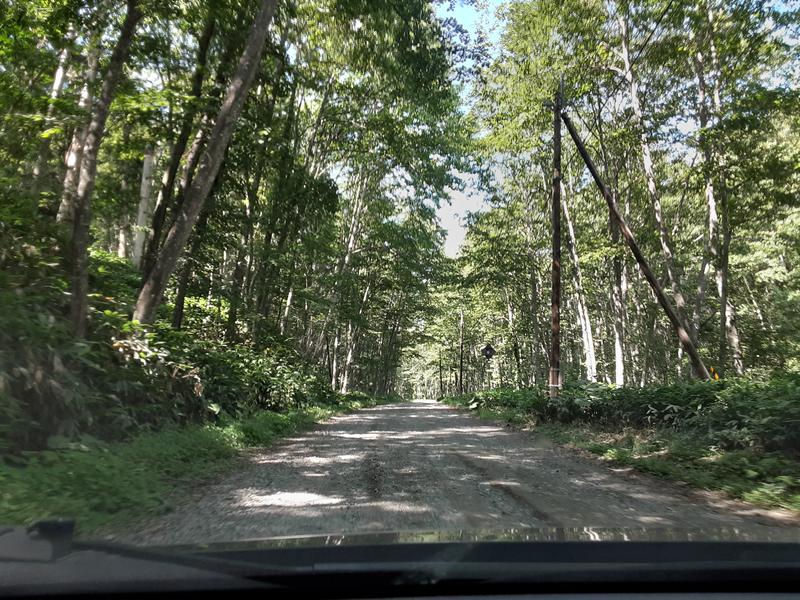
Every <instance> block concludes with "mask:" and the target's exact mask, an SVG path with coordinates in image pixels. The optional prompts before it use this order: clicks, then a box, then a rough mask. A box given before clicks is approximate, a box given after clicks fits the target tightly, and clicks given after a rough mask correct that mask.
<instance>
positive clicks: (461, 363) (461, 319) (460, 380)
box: [458, 308, 464, 396]
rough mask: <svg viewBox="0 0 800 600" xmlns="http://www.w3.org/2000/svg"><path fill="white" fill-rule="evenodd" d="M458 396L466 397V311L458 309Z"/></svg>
mask: <svg viewBox="0 0 800 600" xmlns="http://www.w3.org/2000/svg"><path fill="white" fill-rule="evenodd" d="M458 395H459V396H463V395H464V309H463V308H459V309H458Z"/></svg>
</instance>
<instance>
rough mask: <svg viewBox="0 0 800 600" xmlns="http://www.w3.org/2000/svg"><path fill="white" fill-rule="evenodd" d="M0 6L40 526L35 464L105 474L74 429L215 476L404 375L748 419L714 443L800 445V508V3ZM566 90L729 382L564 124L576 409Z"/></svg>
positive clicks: (494, 398) (17, 398)
mask: <svg viewBox="0 0 800 600" xmlns="http://www.w3.org/2000/svg"><path fill="white" fill-rule="evenodd" d="M465 9H469V10H471V11H477V13H478V14H482V15H485V16H486V18H485V19H483V21H482V22H479V23H478V24H477V25H475V26H474V27H472V30H470V29H469V28H467V27H465V26H464V24H463V23H461V22H460V21H459V19H458V18H456V17H455V16H454V14H456V13H458V11H459V10H465ZM0 25H1V31H2V33H0V106H1V107H2V112H3V115H4V117H3V120H2V121H1V122H0V129H1V132H0V304H2V311H0V456H2V457H4V464H3V465H0V482H4V484H5V485H4V487H6V489H11V488H12V487H13V486H18V487H17V488H14V489H18V490H20V491H19V493H18V494H17V495H13V494H12V495H11V496H6V497H5V502H6V506H5V507H0V514H3V515H11V516H12V517H13V518H28V517H29V516H30V514H31V512H32V511H31V510H29V508H28V507H26V506H24V505H23V504H24V503H22V501H20V500H19V498H21V497H22V496H23V495H24V494H30V493H34V492H35V491H36V490H37V489H39V488H36V487H35V486H34V487H25V486H26V485H28V484H27V483H24V482H23V479H25V473H23V472H24V471H25V469H26V468H29V469H30V468H31V466H32V465H34V463H35V464H36V465H37V468H40V467H41V468H45V467H47V465H48V464H51V463H53V462H54V463H58V464H61V463H59V461H62V460H65V461H69V460H75V461H77V463H70V464H71V466H70V467H69V468H71V469H73V470H72V471H70V472H71V473H74V472H75V469H76V468H77V467H76V466H75V465H76V464H78V463H80V464H81V465H84V467H85V468H86V469H89V471H91V469H92V468H94V467H92V466H91V465H89V464H88V462H91V461H86V460H84V459H83V458H81V457H80V456H78V457H77V458H75V456H77V455H74V456H73V455H70V456H73V458H70V459H66V458H63V457H64V456H66V455H69V453H70V452H73V453H74V452H80V451H85V452H91V451H92V450H93V449H95V448H107V445H108V444H119V443H123V442H124V443H133V444H139V445H140V446H141V445H142V444H144V445H145V446H147V447H149V448H151V452H150V454H147V453H144V454H146V455H147V456H145V458H143V459H141V460H149V461H151V463H152V464H151V463H148V465H150V466H152V465H153V464H161V465H162V466H163V468H162V471H163V472H162V475H163V477H167V478H168V477H172V476H174V473H173V472H172V471H171V470H170V469H177V468H178V466H179V465H180V464H182V462H185V461H186V460H188V458H187V457H189V456H191V455H192V454H196V453H197V452H198V451H197V448H198V446H197V438H194V437H187V438H185V439H184V438H180V436H181V435H183V433H185V432H189V431H191V432H195V433H194V434H193V435H198V436H200V435H202V436H206V437H205V438H203V439H205V440H206V441H208V440H212V438H213V440H212V441H210V442H208V443H209V444H212V445H213V444H217V446H214V448H217V450H218V452H217V450H215V451H214V452H210V453H209V455H208V457H206V458H207V459H208V465H211V464H212V463H214V461H216V460H217V458H219V457H223V456H228V455H229V454H230V452H231V450H230V449H231V448H234V447H235V448H239V447H241V446H243V445H248V444H250V445H257V444H259V443H262V442H264V441H265V440H271V439H273V438H274V437H275V436H277V435H279V434H280V433H281V432H282V431H289V430H293V429H294V428H295V427H300V426H305V425H307V424H308V420H309V418H310V417H309V416H308V415H316V416H320V415H323V416H324V415H329V414H331V412H332V411H334V412H335V411H337V410H350V409H353V408H358V407H362V406H366V405H370V404H374V403H375V402H383V401H390V400H392V399H397V398H400V397H402V398H446V399H447V400H446V401H449V402H452V403H456V404H461V405H465V406H470V407H472V408H478V409H485V408H493V409H494V410H495V415H496V414H497V411H498V410H499V411H500V413H501V414H502V415H503V416H504V417H506V418H508V419H509V420H511V421H515V420H516V421H517V422H518V424H526V423H531V422H541V423H543V424H544V422H545V421H552V422H554V423H555V422H560V423H561V425H565V424H566V425H568V427H566V428H562V429H559V430H558V431H556V430H555V429H553V431H551V434H552V435H554V436H556V437H558V436H561V437H562V438H565V436H566V438H569V437H570V436H573V437H574V435H575V431H576V430H575V427H573V426H572V425H570V424H574V423H582V425H581V427H584V426H587V425H592V426H594V425H603V426H604V427H605V431H606V432H607V431H609V430H612V431H615V432H616V433H619V432H621V431H622V430H624V429H625V428H627V427H635V428H638V429H642V430H643V429H652V428H653V427H663V428H672V429H675V430H678V429H681V428H683V429H685V430H686V431H693V429H692V428H695V429H694V430H696V429H697V427H700V428H701V429H702V428H707V429H709V430H713V431H715V432H716V431H722V430H724V431H725V434H724V436H723V437H724V440H723V438H722V437H719V436H716V437H714V438H713V440H710V441H709V442H708V444H706V449H707V447H710V446H713V447H714V448H730V449H738V450H742V451H747V452H758V453H759V457H763V456H765V454H764V453H767V454H769V453H770V452H778V453H780V456H781V459H780V460H781V461H783V462H780V464H779V465H778V467H775V468H777V469H778V471H780V473H779V474H778V475H776V474H775V473H773V472H772V471H770V473H764V474H762V475H764V477H773V476H775V477H778V476H780V477H786V476H787V475H786V472H787V471H786V469H789V471H791V477H790V479H789V480H788V482H787V481H784V480H781V481H783V483H782V484H781V485H783V486H784V488H783V491H785V492H786V494H789V495H793V496H792V497H793V498H794V500H792V501H791V502H794V503H796V504H797V505H798V506H800V500H798V498H800V495H798V494H800V492H798V490H800V470H799V469H798V468H797V464H796V462H795V457H796V454H797V452H798V451H800V438H798V436H797V434H796V433H794V432H792V431H790V427H791V425H790V424H791V423H794V422H796V420H793V419H794V417H797V418H800V376H798V372H800V318H798V315H797V311H798V307H800V271H798V269H797V265H798V262H799V261H800V200H799V198H800V144H798V140H800V96H799V95H798V91H797V90H798V76H800V70H799V68H800V56H799V55H798V45H797V36H798V26H799V25H800V12H798V10H797V7H796V6H795V5H794V4H793V3H792V2H783V1H777V0H775V1H772V0H736V1H735V2H720V1H716V0H614V1H603V2H601V1H599V0H511V1H509V2H502V3H500V2H497V3H494V2H482V1H479V0H462V1H460V2H456V1H444V0H441V1H440V0H381V1H373V0H235V1H233V0H218V1H213V2H200V1H196V0H169V1H168V2H152V1H149V0H124V1H120V0H11V1H10V2H5V3H4V4H3V5H2V9H0ZM559 90H560V94H561V98H562V101H563V111H564V113H565V114H567V115H568V116H569V118H570V119H571V120H572V121H573V122H574V123H575V127H576V129H577V133H578V135H580V137H581V138H582V141H583V143H584V144H585V146H586V148H587V152H588V154H589V155H590V156H591V157H592V159H593V160H594V162H595V164H596V165H597V167H598V170H599V171H600V173H601V175H602V177H603V178H604V180H605V183H606V185H607V186H608V189H609V190H610V193H611V195H612V196H613V198H614V200H615V202H616V204H617V206H618V207H619V211H620V214H621V215H622V216H623V217H624V219H625V221H626V222H627V224H628V225H629V226H630V229H631V230H632V231H633V233H634V234H635V236H636V239H637V241H638V244H639V247H640V248H641V252H642V254H643V255H644V256H645V257H647V260H648V262H649V265H650V268H651V269H652V271H653V273H654V274H655V276H656V278H657V279H658V281H659V284H660V286H661V287H662V288H663V289H664V291H665V294H666V297H667V300H668V301H669V303H670V304H671V306H673V307H674V311H675V312H676V315H677V320H678V321H679V322H680V324H681V325H682V326H683V328H684V329H685V330H686V332H688V337H689V338H690V341H691V344H692V346H693V347H694V348H696V349H697V352H698V353H699V356H700V357H701V358H702V361H703V363H704V364H705V366H706V367H708V368H709V371H710V373H711V379H712V381H710V382H709V381H705V380H704V378H703V377H698V375H699V374H698V373H697V371H696V369H693V368H692V366H691V364H690V361H689V358H688V357H687V355H686V353H685V351H684V347H683V346H682V345H681V344H680V343H679V341H678V337H677V336H676V334H675V330H674V328H673V326H672V325H671V324H670V321H669V320H668V319H667V318H666V317H665V314H664V310H663V309H662V307H661V306H659V303H658V302H656V298H655V296H654V293H653V288H652V287H651V286H650V285H649V284H648V281H647V280H646V279H645V277H644V276H643V274H642V270H641V269H640V268H639V266H638V264H637V261H636V260H635V259H634V257H633V255H632V254H631V252H630V250H629V248H628V247H627V246H626V245H625V243H624V240H623V239H622V236H621V234H620V229H619V227H618V226H617V224H616V222H615V221H614V219H613V218H612V217H611V216H610V214H609V209H608V207H607V206H606V202H605V200H604V199H603V197H602V195H601V194H600V192H599V191H598V189H597V187H596V186H595V185H594V182H593V181H592V179H591V178H590V176H589V174H588V172H587V171H586V166H585V164H584V161H583V159H582V158H581V156H580V155H579V153H578V151H577V148H576V145H575V144H574V143H573V141H572V140H571V139H570V138H569V135H568V134H567V133H566V131H565V133H564V139H563V141H562V155H563V158H562V170H561V180H560V184H559V192H560V193H559V202H560V207H558V208H559V209H560V215H561V226H560V230H559V231H560V235H561V240H562V245H563V250H564V252H563V259H564V260H563V265H562V282H561V295H560V296H561V304H560V315H561V316H560V318H561V332H560V336H561V375H560V385H561V386H562V394H561V396H560V400H559V399H553V398H550V399H548V398H546V395H547V394H546V390H547V383H548V368H549V362H548V357H549V353H550V346H551V338H550V335H551V267H552V256H551V244H552V238H553V233H554V232H553V230H552V222H551V208H552V206H551V203H552V202H553V189H552V181H553V179H552V178H553V156H554V144H553V105H552V104H553V101H554V96H555V94H556V93H557V92H558V91H559ZM464 193H472V194H477V195H479V196H480V197H481V198H482V208H481V209H480V210H478V211H474V212H471V213H469V214H468V215H467V217H466V222H465V227H466V237H465V241H464V243H463V244H462V246H461V248H460V250H459V252H458V255H457V256H455V257H454V256H449V255H448V254H447V253H446V252H445V240H446V238H447V235H448V231H447V229H446V228H445V227H444V226H443V223H442V220H441V213H442V210H443V209H445V210H446V209H447V208H446V207H448V206H450V205H451V203H452V207H453V208H457V206H456V203H457V200H454V199H455V198H458V197H463V194H464ZM487 344H489V345H491V346H492V347H493V348H494V349H495V350H496V354H495V355H494V356H493V357H492V358H490V359H487V358H485V357H484V356H483V355H482V353H481V352H482V349H483V348H484V347H485V346H486V345H487ZM315 411H316V412H315ZM312 420H313V419H312ZM304 424H305V425H304ZM543 426H544V425H543ZM553 427H555V425H553ZM162 431H164V432H166V434H165V435H167V434H168V435H171V436H178V437H179V438H180V439H181V440H183V441H180V442H176V439H178V438H171V440H172V441H171V442H170V444H164V445H161V444H162V442H157V443H156V442H154V443H153V444H150V442H143V441H142V439H145V440H151V441H153V440H156V441H157V440H158V439H160V438H158V437H157V436H158V433H159V432H162ZM200 432H202V433H200ZM187 435H188V434H187ZM587 435H588V434H587ZM715 435H716V434H715ZM141 436H145V438H142V437H141ZM146 436H156V437H150V438H148V437H146ZM209 436H210V437H209ZM566 438H565V439H566ZM570 439H571V438H570ZM650 441H651V442H652V440H650ZM648 443H649V442H648ZM226 444H227V446H226ZM167 445H169V447H170V449H171V450H170V452H172V454H170V457H171V458H165V453H166V452H167V451H166V450H165V448H166V446H167ZM223 446H224V448H223ZM209 447H210V446H209ZM152 448H162V450H163V452H162V453H161V454H159V453H158V452H156V451H154V450H152ZM605 449H606V450H607V449H608V448H607V447H606V448H605ZM125 452H126V453H127V454H125V456H128V458H131V456H132V455H133V453H131V452H130V450H126V451H125ZM136 454H137V455H141V454H142V453H139V452H137V453H136ZM125 460H127V459H125ZM136 460H139V459H138V458H137V459H136ZM196 460H198V461H200V462H201V463H202V461H203V460H206V459H205V458H203V457H199V458H196ZM31 461H32V462H31ZM37 461H39V462H37ZM48 461H50V463H49V462H48ZM170 461H172V462H170ZM787 461H788V462H787ZM215 464H216V463H215ZM748 464H751V463H748ZM789 464H790V465H791V466H790V467H787V466H786V465H789ZM43 465H44V466H43ZM204 465H205V463H202V464H200V465H199V466H197V470H198V471H202V470H203V469H204ZM51 467H52V465H51ZM62 467H63V464H62ZM53 468H55V467H53ZM81 468H83V467H81ZM148 468H149V467H148ZM748 468H749V467H748ZM781 469H783V471H781ZM62 470H67V467H63V469H62ZM773 470H774V469H773ZM89 471H87V473H88V474H87V475H86V476H87V477H89V478H91V477H93V475H92V474H91V472H89ZM28 472H30V470H29V471H28ZM759 477H760V475H759ZM162 483H163V482H162ZM12 484H13V486H12ZM31 485H33V484H31ZM36 485H38V484H36ZM130 485H131V487H136V488H137V489H141V488H142V487H146V485H147V484H146V483H145V482H143V481H140V480H136V481H133V480H131V482H130ZM159 485H161V484H159ZM698 485H703V482H700V483H698ZM775 485H778V484H775ZM148 493H149V492H148ZM781 493H783V492H781ZM776 494H777V492H776ZM12 496H13V497H12ZM143 497H144V496H143ZM147 497H148V498H149V497H150V496H147ZM9 498H10V500H9ZM760 498H761V499H762V500H763V501H765V502H767V503H769V502H773V503H778V504H780V503H782V502H784V500H785V498H784V496H781V495H780V494H778V495H774V497H770V498H766V500H764V497H760ZM776 498H777V500H776ZM791 502H790V504H791ZM15 503H16V504H15ZM9 507H10V508H9ZM40 508H41V507H39V508H37V509H36V510H39V509H40ZM3 509H5V510H3ZM103 510H108V511H111V512H113V511H112V509H110V508H108V507H106V508H104V509H103Z"/></svg>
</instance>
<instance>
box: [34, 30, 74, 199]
mask: <svg viewBox="0 0 800 600" xmlns="http://www.w3.org/2000/svg"><path fill="white" fill-rule="evenodd" d="M74 38H75V32H74V30H73V29H72V27H70V31H69V33H68V34H67V36H66V39H65V43H64V48H63V50H61V52H60V53H59V55H58V66H57V67H56V72H55V75H53V85H52V86H51V87H50V98H49V102H48V104H47V111H46V113H45V120H44V122H45V127H47V128H50V127H52V121H53V115H54V114H55V110H56V100H58V99H59V97H60V96H61V90H62V89H63V88H64V81H65V79H66V74H67V62H68V61H69V58H70V46H71V45H72V41H73V39H74ZM49 156H50V136H46V137H43V138H41V139H40V140H39V154H38V156H37V157H36V163H35V164H34V166H33V178H32V182H31V197H32V199H33V210H34V212H36V211H37V210H38V208H39V191H40V190H41V189H42V179H43V178H44V171H45V168H46V166H47V159H48V158H49Z"/></svg>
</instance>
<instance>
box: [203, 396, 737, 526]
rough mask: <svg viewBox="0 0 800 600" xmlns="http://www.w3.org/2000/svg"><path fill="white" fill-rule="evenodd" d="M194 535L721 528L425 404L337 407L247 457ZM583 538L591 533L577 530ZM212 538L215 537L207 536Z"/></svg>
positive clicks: (517, 437) (667, 495)
mask: <svg viewBox="0 0 800 600" xmlns="http://www.w3.org/2000/svg"><path fill="white" fill-rule="evenodd" d="M248 458H249V459H250V461H251V465H252V466H251V468H250V471H249V472H244V473H242V474H241V476H240V478H239V483H236V482H230V483H229V484H228V485H230V486H232V487H231V488H230V489H229V491H228V493H227V494H226V496H225V503H224V511H223V512H216V511H218V510H220V509H218V508H217V506H218V505H214V506H209V507H199V508H198V510H201V511H202V512H203V513H204V514H205V515H206V519H207V520H208V531H205V530H204V531H202V533H203V536H204V537H205V538H212V537H213V535H214V533H213V532H214V531H217V530H218V528H215V527H214V526H213V522H214V521H215V520H220V519H222V520H224V521H225V522H226V523H228V525H229V526H228V527H227V529H226V530H225V531H224V532H223V533H221V534H219V535H222V536H224V537H222V538H220V540H219V541H228V540H233V539H241V538H242V537H243V535H242V532H252V531H254V530H258V531H261V532H263V536H265V537H266V536H280V535H306V534H307V535H312V534H323V533H344V534H350V533H358V532H376V531H458V530H466V531H469V530H496V529H502V528H508V527H519V528H554V527H572V528H575V527H588V528H591V527H600V528H603V527H639V528H642V527H648V526H649V527H654V526H657V527H671V528H684V529H692V528H696V527H700V526H704V525H705V526H707V525H708V524H709V523H718V524H719V525H724V524H730V522H731V519H730V518H728V519H727V520H726V517H725V516H724V515H723V514H721V513H715V512H713V511H711V510H709V509H705V508H702V507H699V506H693V505H691V504H690V503H686V501H685V499H683V500H681V498H679V497H677V496H676V495H675V494H674V493H673V492H669V491H665V490H663V489H661V488H659V487H658V486H656V485H653V484H647V483H643V482H641V481H638V480H637V479H636V478H632V477H630V476H629V475H627V474H624V473H616V472H614V471H612V470H611V469H608V468H606V467H605V466H604V465H601V464H598V463H597V462H593V461H590V460H586V459H582V458H580V457H578V456H576V455H574V454H570V453H567V452H566V451H564V450H563V449H559V448H557V447H554V446H553V445H552V444H544V443H541V442H540V441H539V438H538V436H537V435H536V434H535V433H522V432H514V431H510V430H507V429H505V428H502V427H499V426H497V425H493V424H487V423H483V422H481V421H479V420H477V419H476V418H475V417H474V416H473V415H470V414H468V413H466V412H464V411H460V410H456V409H451V408H449V407H443V406H441V405H439V404H434V403H431V402H415V403H413V404H410V403H406V404H399V405H390V406H382V407H380V408H376V409H371V410H370V411H368V414H367V417H364V415H363V414H361V413H359V414H358V415H347V416H345V417H342V418H339V419H336V420H331V421H328V422H326V423H323V424H321V425H319V426H318V427H317V428H316V429H314V430H312V431H310V432H308V433H306V434H305V435H302V436H297V437H295V438H292V439H289V440H286V441H284V442H283V443H280V444H278V445H276V446H274V447H271V448H269V449H267V450H265V451H263V452H261V453H253V454H251V455H250V456H249V457H248ZM587 535H588V537H586V538H585V539H592V535H593V534H591V533H590V534H587ZM215 539H216V538H215Z"/></svg>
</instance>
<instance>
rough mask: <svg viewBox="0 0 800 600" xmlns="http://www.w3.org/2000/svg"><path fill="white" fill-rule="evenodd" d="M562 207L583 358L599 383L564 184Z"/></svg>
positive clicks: (590, 376) (588, 373) (589, 374)
mask: <svg viewBox="0 0 800 600" xmlns="http://www.w3.org/2000/svg"><path fill="white" fill-rule="evenodd" d="M561 207H562V209H563V211H564V220H565V221H566V222H567V234H568V236H569V237H568V238H567V245H568V246H569V256H570V258H571V259H572V267H573V273H574V276H575V300H576V304H577V307H576V308H577V313H578V322H579V323H580V327H581V334H582V338H583V356H584V364H585V366H586V379H588V380H589V381H597V358H596V356H595V351H594V335H592V322H591V319H590V318H589V309H588V308H587V306H586V296H585V294H584V291H583V277H582V275H581V264H580V261H579V259H578V248H577V243H576V238H575V228H574V226H573V224H572V218H571V217H570V214H569V206H568V205H567V194H566V190H565V189H564V187H563V184H562V194H561Z"/></svg>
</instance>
